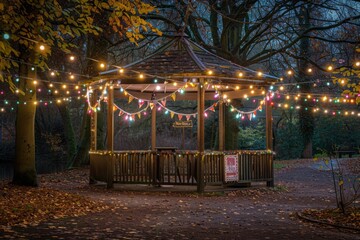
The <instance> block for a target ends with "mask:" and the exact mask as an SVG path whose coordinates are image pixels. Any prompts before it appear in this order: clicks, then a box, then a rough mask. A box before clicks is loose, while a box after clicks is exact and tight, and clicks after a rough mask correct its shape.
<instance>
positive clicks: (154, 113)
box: [151, 101, 156, 151]
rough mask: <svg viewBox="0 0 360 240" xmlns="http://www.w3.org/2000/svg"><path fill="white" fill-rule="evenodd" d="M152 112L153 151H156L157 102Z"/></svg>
mask: <svg viewBox="0 0 360 240" xmlns="http://www.w3.org/2000/svg"><path fill="white" fill-rule="evenodd" d="M153 103H154V106H153V108H152V110H151V150H152V151H155V149H156V102H155V101H154V102H153Z"/></svg>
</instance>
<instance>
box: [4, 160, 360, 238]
mask: <svg viewBox="0 0 360 240" xmlns="http://www.w3.org/2000/svg"><path fill="white" fill-rule="evenodd" d="M68 174H69V176H68V177H70V176H72V181H63V180H60V179H61V178H64V175H63V174H59V176H58V177H57V176H56V175H55V176H54V175H51V176H44V177H43V182H44V184H47V185H48V186H50V187H56V188H60V189H61V190H66V191H71V192H76V193H79V194H81V195H85V196H87V197H89V198H91V199H95V200H98V201H102V202H105V203H107V204H110V205H111V208H110V209H109V210H105V211H103V212H99V213H94V214H89V215H86V216H81V217H76V218H75V217H74V218H65V219H57V220H51V221H47V222H44V223H41V224H40V225H38V226H33V227H28V228H22V227H17V228H13V230H14V231H15V232H13V233H1V232H0V238H2V239H5V238H17V239H18V238H25V239H360V234H359V233H351V232H349V231H343V230H338V229H335V228H329V227H324V226H319V225H316V224H311V223H307V222H302V221H301V220H300V219H298V218H297V217H296V215H295V213H296V212H297V211H300V210H302V209H306V208H326V207H334V206H335V203H334V194H333V192H332V182H331V175H330V172H327V171H320V170H317V169H316V168H314V167H313V163H311V162H302V163H296V164H290V165H289V167H286V168H283V169H281V170H277V171H276V172H275V176H276V185H278V186H280V187H278V188H277V190H270V189H268V188H265V187H260V188H250V189H249V188H248V189H240V190H239V189H234V191H232V190H229V189H227V191H226V192H225V193H224V194H208V195H205V196H199V195H197V194H194V193H184V192H181V193H179V192H177V193H169V192H167V191H166V190H164V189H160V190H161V191H160V192H147V193H142V192H129V191H124V190H119V189H115V190H110V191H109V190H106V189H105V187H104V186H88V185H87V172H86V171H84V170H76V171H71V172H69V173H68Z"/></svg>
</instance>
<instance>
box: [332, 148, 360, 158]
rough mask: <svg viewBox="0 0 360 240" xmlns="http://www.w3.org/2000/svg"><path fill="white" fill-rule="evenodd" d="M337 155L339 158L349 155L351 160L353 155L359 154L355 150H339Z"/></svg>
mask: <svg viewBox="0 0 360 240" xmlns="http://www.w3.org/2000/svg"><path fill="white" fill-rule="evenodd" d="M335 153H336V156H337V157H338V158H341V157H342V156H343V155H348V156H349V158H351V157H352V155H353V154H356V153H357V151H355V150H339V151H335Z"/></svg>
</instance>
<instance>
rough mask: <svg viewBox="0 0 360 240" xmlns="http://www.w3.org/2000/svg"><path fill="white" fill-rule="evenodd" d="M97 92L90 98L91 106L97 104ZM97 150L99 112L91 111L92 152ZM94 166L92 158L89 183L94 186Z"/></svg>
mask: <svg viewBox="0 0 360 240" xmlns="http://www.w3.org/2000/svg"><path fill="white" fill-rule="evenodd" d="M96 98H97V95H96V91H94V92H93V93H92V95H91V98H90V104H89V105H90V106H94V105H95V103H96ZM96 150H97V112H96V110H95V111H93V110H92V109H90V151H92V152H95V151H96ZM94 171H95V169H94V166H93V164H91V157H90V176H89V178H90V179H89V183H90V184H94V183H95V182H96V180H95V178H94Z"/></svg>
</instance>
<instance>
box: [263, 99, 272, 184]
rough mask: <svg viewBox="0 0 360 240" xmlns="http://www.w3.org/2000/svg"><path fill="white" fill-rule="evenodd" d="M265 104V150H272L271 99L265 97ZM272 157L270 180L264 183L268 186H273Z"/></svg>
mask: <svg viewBox="0 0 360 240" xmlns="http://www.w3.org/2000/svg"><path fill="white" fill-rule="evenodd" d="M265 104H266V110H265V111H266V149H267V150H271V151H272V150H273V137H272V134H273V133H272V106H271V101H270V100H268V99H265ZM272 164H273V159H272V161H271V166H270V167H271V177H272V180H271V181H268V182H267V183H266V185H267V186H268V187H274V166H273V165H272Z"/></svg>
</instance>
